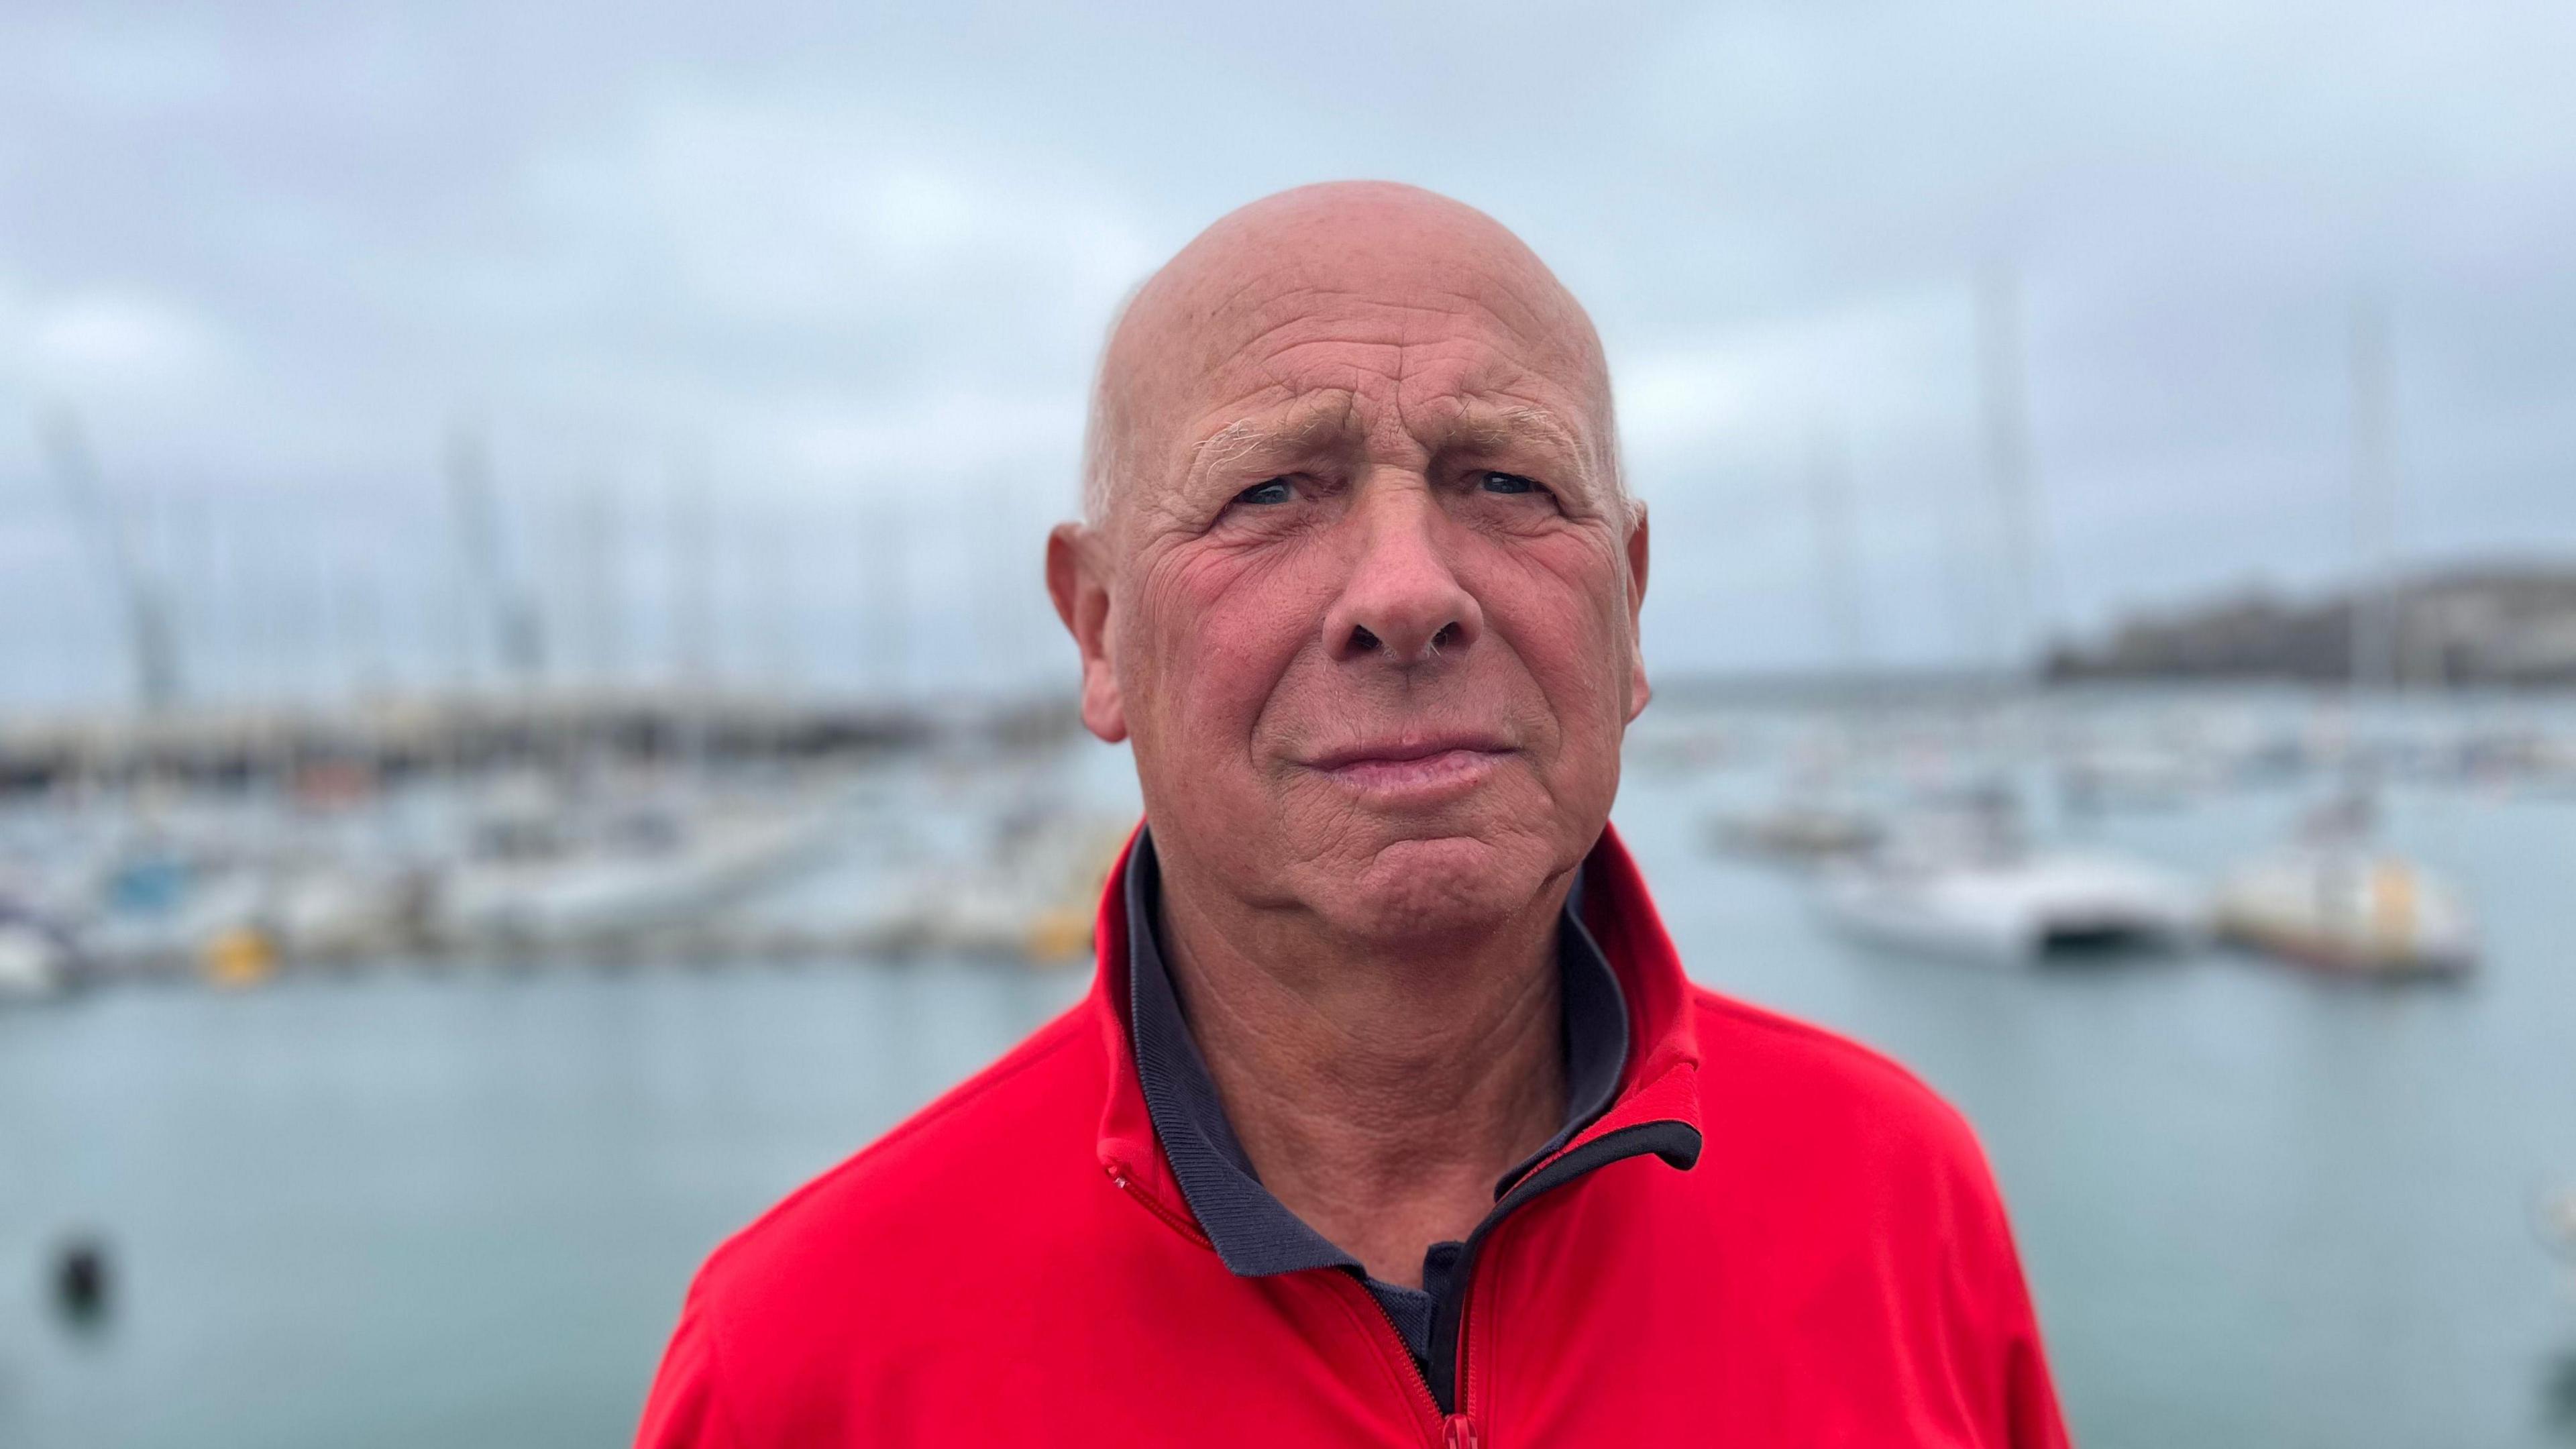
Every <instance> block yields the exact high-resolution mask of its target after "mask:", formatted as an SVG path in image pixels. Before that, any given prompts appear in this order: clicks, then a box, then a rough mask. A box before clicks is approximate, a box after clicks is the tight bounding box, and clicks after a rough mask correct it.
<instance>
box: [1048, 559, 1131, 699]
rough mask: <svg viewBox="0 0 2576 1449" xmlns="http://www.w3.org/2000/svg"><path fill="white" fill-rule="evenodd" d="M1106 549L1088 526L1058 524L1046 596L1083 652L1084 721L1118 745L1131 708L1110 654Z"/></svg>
mask: <svg viewBox="0 0 2576 1449" xmlns="http://www.w3.org/2000/svg"><path fill="white" fill-rule="evenodd" d="M1106 553H1107V551H1106V549H1105V548H1104V547H1103V545H1102V543H1101V538H1100V535H1099V534H1098V533H1095V532H1093V531H1092V530H1091V529H1090V528H1089V527H1087V526H1085V525H1083V524H1079V523H1059V524H1057V525H1056V526H1055V530H1054V531H1053V532H1051V533H1049V534H1048V535H1047V552H1046V580H1047V595H1048V596H1049V597H1050V598H1053V599H1054V600H1055V616H1056V617H1057V618H1059V619H1062V620H1063V621H1064V628H1065V632H1066V633H1068V634H1071V635H1072V636H1073V647H1074V649H1075V650H1076V651H1077V652H1078V653H1080V654H1081V656H1082V723H1083V726H1084V728H1086V729H1088V730H1090V731H1091V732H1092V733H1093V734H1095V735H1098V736H1100V738H1102V739H1104V740H1106V741H1108V742H1109V743H1111V744H1113V745H1114V744H1116V743H1118V742H1119V741H1120V740H1123V739H1125V738H1127V706H1126V703H1125V701H1123V700H1121V699H1120V698H1119V696H1118V670H1117V667H1116V661H1115V660H1113V659H1111V658H1110V654H1109V571H1108V568H1107V560H1106Z"/></svg>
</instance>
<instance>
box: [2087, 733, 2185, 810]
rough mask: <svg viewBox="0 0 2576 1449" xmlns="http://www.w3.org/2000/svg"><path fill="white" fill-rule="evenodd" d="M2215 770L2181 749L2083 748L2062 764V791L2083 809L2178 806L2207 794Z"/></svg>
mask: <svg viewBox="0 0 2576 1449" xmlns="http://www.w3.org/2000/svg"><path fill="white" fill-rule="evenodd" d="M2214 783H2215V781H2214V772H2213V771H2212V770H2211V769H2210V768H2209V766H2208V765H2207V764H2206V763H2205V762H2204V761H2202V760H2200V759H2197V758H2195V757H2194V756H2192V755H2190V754H2188V753H2186V752H2184V751H2182V750H2177V749H2165V748H2158V747H2152V746H2145V745H2133V746H2125V747H2104V748H2096V749H2091V750H2087V751H2084V752H2082V753H2080V754H2077V755H2075V756H2074V757H2072V758H2071V759H2069V760H2067V761H2066V762H2065V764H2064V765H2062V766H2060V767H2059V770H2058V776H2057V788H2058V794H2059V797H2060V798H2061V799H2063V800H2064V801H2065V802H2066V807H2067V808H2068V809H2069V810H2072V811H2076V812H2079V813H2086V814H2092V813H2105V812H2112V811H2150V810H2178V809H2180V808H2182V807H2183V806H2185V805H2188V804H2190V803H2192V802H2193V801H2194V800H2197V799H2199V798H2200V797H2201V796H2203V795H2205V794H2207V793H2208V792H2209V790H2210V789H2211V788H2212V786H2213V785H2214Z"/></svg>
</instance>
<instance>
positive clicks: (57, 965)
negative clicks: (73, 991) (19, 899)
mask: <svg viewBox="0 0 2576 1449" xmlns="http://www.w3.org/2000/svg"><path fill="white" fill-rule="evenodd" d="M78 964H79V962H78V957H77V955H76V954H75V952H74V950H73V948H72V943H71V940H70V938H69V937H67V936H65V935H64V934H63V933H62V932H61V931H59V930H57V929H55V928H53V927H50V926H48V925H46V924H45V923H43V922H41V921H38V920H36V919H34V918H33V917H31V916H26V915H21V914H18V913H16V912H14V911H12V910H10V909H9V908H8V907H7V906H6V904H5V903H0V1001H11V1000H19V1001H25V1000H33V999H36V998H39V997H46V996H54V995H58V994H60V993H61V992H63V991H65V990H67V989H69V988H70V986H71V983H72V973H73V971H74V969H75V967H76V966H77V965H78Z"/></svg>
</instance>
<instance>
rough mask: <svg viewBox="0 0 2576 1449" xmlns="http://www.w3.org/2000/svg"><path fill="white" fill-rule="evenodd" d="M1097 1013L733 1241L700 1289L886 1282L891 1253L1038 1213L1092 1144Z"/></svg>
mask: <svg viewBox="0 0 2576 1449" xmlns="http://www.w3.org/2000/svg"><path fill="white" fill-rule="evenodd" d="M1101 1056H1102V1052H1101V1046H1100V1039H1099V1033H1098V1027H1097V1024H1096V1023H1095V1021H1094V1019H1093V1015H1092V1008H1091V1004H1090V1003H1089V1002H1088V1001H1086V1002H1082V1003H1078V1004H1076V1005H1075V1006H1074V1007H1073V1008H1072V1009H1071V1010H1069V1011H1067V1012H1065V1013H1064V1014H1063V1015H1061V1016H1058V1017H1057V1018H1056V1019H1055V1020H1053V1021H1051V1022H1049V1023H1048V1024H1047V1025H1045V1026H1043V1027H1040V1028H1039V1029H1038V1030H1037V1031H1036V1032H1034V1033H1032V1034H1031V1035H1030V1036H1029V1037H1028V1038H1027V1039H1026V1040H1024V1041H1022V1042H1021V1043H1020V1044H1019V1045H1018V1046H1016V1047H1014V1048H1012V1049H1011V1050H1010V1051H1009V1052H1007V1053H1005V1054H1004V1055H1003V1056H1002V1057H1001V1058H999V1059H998V1060H996V1061H995V1062H993V1063H992V1064H991V1065H990V1066H987V1067H985V1068H984V1069H983V1070H982V1071H979V1072H977V1073H976V1074H975V1075H973V1076H971V1077H969V1078H967V1079H966V1080H965V1081H963V1082H960V1083H959V1084H957V1086H955V1087H953V1088H951V1089H950V1090H949V1091H947V1092H946V1093H944V1094H942V1095H941V1096H940V1097H938V1098H937V1099H935V1100H934V1101H932V1102H931V1103H930V1104H929V1105H927V1106H925V1107H923V1108H921V1109H920V1110H919V1111H917V1112H915V1113H913V1114H912V1116H910V1117H908V1118H906V1119H905V1120H904V1121H902V1122H901V1123H898V1124H897V1125H896V1126H895V1127H893V1128H892V1129H890V1130H888V1131H887V1132H886V1133H885V1135H883V1136H881V1137H879V1138H878V1139H877V1140H876V1141H875V1142H873V1143H870V1144H869V1145H868V1146H866V1147H864V1148H862V1149H860V1150H859V1151H858V1152H856V1153H854V1154H852V1155H851V1156H850V1157H848V1158H847V1159H845V1160H843V1161H842V1162H841V1163H839V1164H838V1165H837V1166H834V1167H832V1168H830V1169H828V1170H826V1171H825V1172H823V1173H822V1174H821V1175H820V1176H818V1177H816V1178H814V1179H813V1180H812V1181H810V1182H808V1183H806V1184H805V1185H804V1186H802V1187H800V1188H798V1189H796V1190H795V1191H794V1192H792V1193H789V1194H788V1195H787V1196H786V1197H785V1198H783V1199H781V1200H780V1201H779V1202H778V1204H777V1205H776V1206H774V1207H772V1208H770V1209H769V1210H768V1211H767V1212H764V1213H762V1214H761V1215H760V1216H759V1217H757V1218H755V1219H753V1220H752V1221H751V1223H750V1224H748V1225H747V1226H745V1227H743V1228H742V1229H741V1230H740V1231H738V1232H736V1233H734V1234H733V1235H732V1236H731V1237H729V1238H727V1239H726V1240H725V1242H724V1243H723V1244H722V1245H721V1246H719V1247H718V1248H717V1249H716V1250H715V1252H714V1253H712V1254H711V1255H709V1257H708V1259H707V1262H706V1265H705V1267H703V1268H702V1269H700V1270H699V1274H698V1281H697V1284H696V1286H695V1288H694V1290H693V1291H694V1292H695V1293H697V1294H699V1295H705V1296H712V1297H713V1298H714V1299H716V1300H717V1301H718V1302H723V1301H726V1300H733V1301H737V1302H739V1301H742V1300H744V1299H752V1300H772V1299H774V1297H775V1296H776V1295H778V1294H780V1293H797V1292H799V1291H800V1290H799V1289H798V1287H797V1286H796V1285H812V1286H808V1287H805V1288H804V1289H802V1290H801V1291H803V1292H811V1291H813V1288H814V1287H818V1286H820V1285H822V1284H823V1283H825V1282H828V1281H829V1280H830V1279H832V1278H834V1277H835V1276H838V1274H839V1273H840V1272H843V1271H846V1272H848V1273H850V1274H851V1275H853V1276H854V1277H864V1278H869V1279H876V1280H882V1279H883V1278H884V1276H885V1274H886V1269H887V1258H888V1254H889V1252H890V1250H891V1251H894V1252H897V1253H899V1252H900V1251H901V1249H902V1248H903V1247H904V1246H905V1245H906V1244H907V1243H908V1244H910V1245H912V1246H913V1247H914V1248H916V1249H918V1248H920V1247H922V1246H923V1245H925V1244H927V1243H934V1242H940V1243H954V1242H958V1241H960V1240H961V1236H960V1235H961V1234H967V1233H971V1232H972V1231H973V1229H974V1228H975V1227H976V1226H978V1225H984V1226H989V1227H992V1228H994V1229H995V1230H997V1231H998V1230H1000V1228H1001V1226H1002V1225H1001V1224H1000V1223H998V1222H993V1221H990V1220H993V1219H997V1218H1003V1217H1009V1216H1011V1215H1013V1214H1015V1213H1023V1214H1024V1213H1025V1212H1026V1211H1027V1205H1028V1203H1029V1200H1030V1199H1031V1197H1032V1196H1035V1195H1040V1194H1039V1193H1038V1192H1037V1189H1038V1188H1039V1186H1040V1185H1041V1184H1044V1183H1049V1182H1060V1181H1061V1180H1062V1178H1061V1169H1062V1168H1063V1167H1065V1166H1066V1165H1067V1162H1066V1161H1062V1160H1059V1159H1070V1158H1076V1157H1079V1156H1080V1155H1081V1151H1082V1149H1084V1148H1087V1147H1088V1145H1089V1144H1090V1142H1091V1140H1092V1138H1093V1135H1094V1134H1093V1132H1092V1130H1091V1127H1090V1124H1089V1121H1088V1119H1089V1118H1091V1117H1096V1116H1097V1115H1098V1112H1099V1108H1100V1093H1101V1091H1102V1090H1103V1087H1104V1078H1105V1070H1104V1068H1103V1065H1102V1062H1101Z"/></svg>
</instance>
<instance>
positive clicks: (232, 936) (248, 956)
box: [197, 926, 277, 989]
mask: <svg viewBox="0 0 2576 1449" xmlns="http://www.w3.org/2000/svg"><path fill="white" fill-rule="evenodd" d="M197 970H198V972H199V974H201V975H203V976H204V977H205V978H206V980H207V981H208V982H209V983H210V984H212V985H215V986H221V987H225V988H227V989H237V988H240V987H245V986H257V985H258V984H259V983H261V982H263V981H266V980H267V979H268V978H269V977H271V976H273V975H275V974H276V973H277V947H276V945H275V943H273V942H271V941H270V940H269V939H268V933H267V932H265V931H261V930H258V929H256V928H254V927H250V926H232V927H229V928H227V929H225V930H221V931H218V932H216V933H215V935H214V937H213V938H212V939H211V940H209V941H207V942H206V945H205V949H204V950H202V951H200V952H198V953H197Z"/></svg>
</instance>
